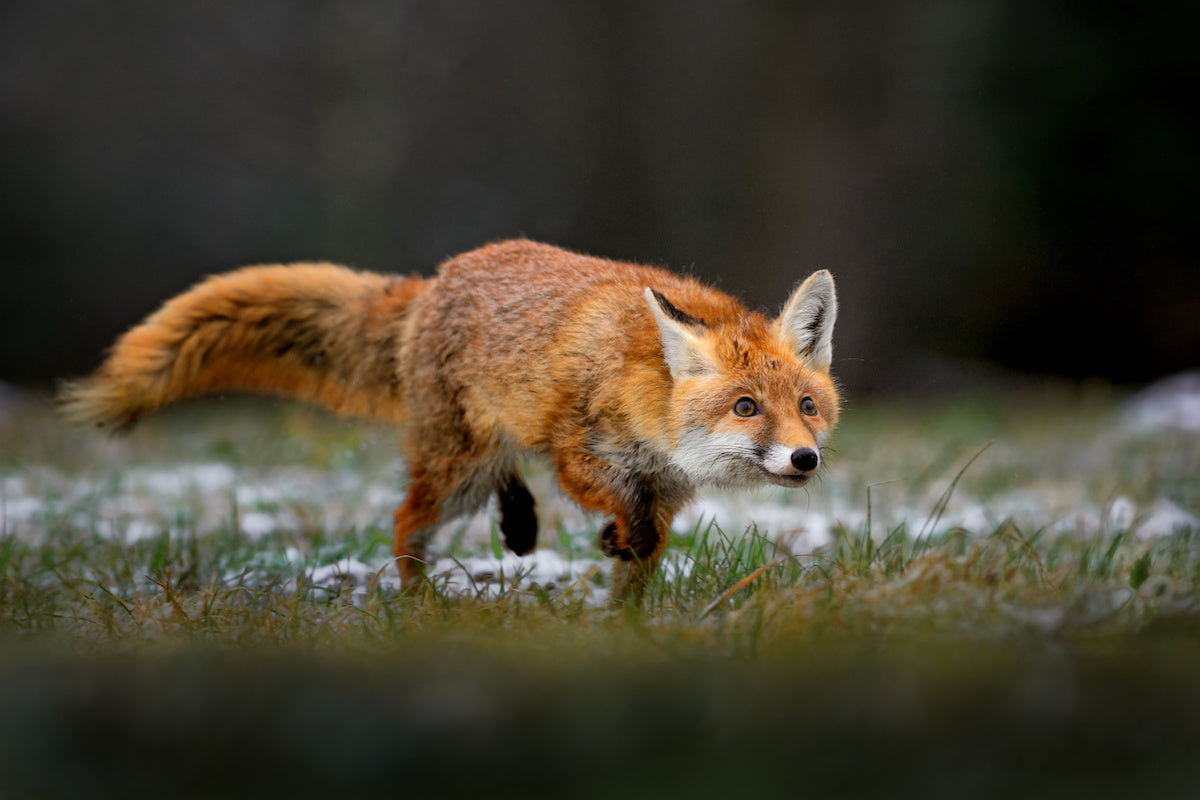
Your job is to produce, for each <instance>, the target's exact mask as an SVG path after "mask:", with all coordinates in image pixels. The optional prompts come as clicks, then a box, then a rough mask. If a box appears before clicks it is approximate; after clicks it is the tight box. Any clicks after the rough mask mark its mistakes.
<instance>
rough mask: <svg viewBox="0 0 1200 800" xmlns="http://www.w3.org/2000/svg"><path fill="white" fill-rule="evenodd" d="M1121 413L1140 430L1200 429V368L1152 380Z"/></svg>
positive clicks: (1129, 423) (1128, 424) (1142, 431)
mask: <svg viewBox="0 0 1200 800" xmlns="http://www.w3.org/2000/svg"><path fill="white" fill-rule="evenodd" d="M1121 417H1122V419H1124V420H1125V424H1126V427H1128V428H1129V429H1130V430H1133V431H1136V432H1138V433H1158V432H1160V431H1172V430H1176V431H1193V432H1200V370H1193V371H1190V372H1181V373H1179V374H1178V375H1172V376H1171V377H1169V378H1163V379H1162V380H1160V381H1156V382H1155V383H1152V384H1150V385H1149V386H1147V387H1146V388H1145V389H1143V390H1142V391H1140V392H1138V393H1137V394H1135V395H1134V396H1133V397H1131V398H1130V399H1129V401H1128V402H1126V403H1125V406H1124V408H1123V410H1122V414H1121Z"/></svg>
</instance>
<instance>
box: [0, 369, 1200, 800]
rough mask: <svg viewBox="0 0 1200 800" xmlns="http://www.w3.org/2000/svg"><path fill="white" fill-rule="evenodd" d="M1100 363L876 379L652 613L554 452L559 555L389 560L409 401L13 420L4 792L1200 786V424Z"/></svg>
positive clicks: (4, 516) (669, 574)
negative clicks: (1051, 386)
mask: <svg viewBox="0 0 1200 800" xmlns="http://www.w3.org/2000/svg"><path fill="white" fill-rule="evenodd" d="M1119 401H1120V398H1118V397H1116V396H1114V395H1113V394H1112V393H1111V392H1109V391H1107V390H1104V389H1092V390H1088V391H1076V390H1069V391H1068V390H1056V391H1046V392H1040V393H1030V392H1029V391H1028V390H1026V391H1024V392H1023V393H1009V394H1006V395H1005V396H1002V397H996V396H993V397H990V398H986V399H985V398H972V399H960V400H957V401H955V402H941V403H938V404H932V405H931V404H929V403H927V402H919V401H912V400H906V401H897V402H893V403H888V404H882V403H881V404H878V405H873V406H866V407H856V406H854V405H853V404H852V405H851V406H850V407H849V408H847V410H846V413H845V416H844V420H845V422H844V425H843V427H842V429H841V430H839V432H838V433H837V435H836V436H835V438H834V440H833V441H832V442H831V445H832V450H833V452H832V453H831V454H830V455H829V458H828V462H829V468H828V469H827V471H826V472H825V474H824V476H823V479H822V481H821V482H819V483H818V484H817V485H815V486H814V487H812V488H811V489H809V490H807V491H802V492H792V493H788V492H785V491H783V490H768V491H763V492H755V493H711V494H708V495H706V496H705V498H704V499H703V500H701V501H700V502H698V503H697V504H696V506H695V507H694V508H693V509H692V510H690V511H689V512H687V513H685V514H684V515H681V517H680V520H679V521H678V522H677V524H676V530H675V534H676V535H675V538H674V541H673V542H672V547H671V557H670V559H669V561H668V562H667V564H666V566H665V569H664V570H663V571H662V573H661V574H660V577H659V579H657V580H656V582H655V583H654V584H653V586H652V587H651V590H650V592H649V595H648V598H647V602H646V608H645V610H644V611H642V612H637V611H632V610H622V611H616V612H614V611H609V610H607V609H606V608H605V604H604V600H605V590H606V581H607V569H606V567H605V565H604V563H603V560H602V558H601V557H600V555H599V553H598V551H597V550H596V548H595V544H594V542H595V538H596V535H597V532H598V531H599V529H600V527H602V525H603V521H602V520H599V519H596V518H592V517H589V516H587V515H584V514H582V513H580V512H579V511H578V510H577V509H574V508H573V507H572V506H571V505H570V504H569V503H567V502H566V501H565V500H564V499H563V498H562V497H561V496H560V495H559V494H558V493H557V491H556V490H555V488H554V486H553V480H552V477H551V476H550V475H549V474H548V473H547V471H546V470H545V468H544V466H542V465H539V464H536V463H534V464H531V465H529V478H530V482H531V486H532V487H533V490H534V493H535V495H537V496H538V499H539V512H540V515H541V519H542V534H541V536H542V540H541V545H542V550H541V551H540V552H541V555H540V556H538V555H535V556H534V557H529V558H526V559H516V558H513V557H511V556H509V557H507V558H506V557H503V554H502V553H501V552H500V549H499V545H498V542H497V539H496V535H495V532H494V529H493V526H492V524H491V518H490V517H489V516H488V515H486V514H485V515H482V516H480V517H478V518H476V519H474V520H469V521H466V522H463V523H459V524H454V525H449V526H447V527H446V529H445V530H443V531H442V533H441V535H440V536H439V538H438V539H437V541H436V543H435V547H436V548H437V549H438V550H439V552H440V555H441V556H442V557H441V558H440V559H439V561H438V564H437V565H435V567H434V568H433V577H432V580H431V583H430V589H429V591H427V592H426V593H425V594H424V595H423V596H420V597H416V598H412V597H407V596H404V595H401V594H399V593H398V592H397V590H396V581H395V576H394V575H393V571H394V570H393V567H392V566H391V565H390V563H389V561H388V556H389V549H390V542H389V539H390V533H389V523H390V509H391V508H393V507H394V506H395V505H396V503H398V502H399V499H400V498H401V497H402V489H403V464H402V463H401V462H400V461H399V460H398V459H397V456H396V451H395V449H394V447H393V446H392V445H393V442H392V438H393V437H392V434H391V433H390V432H389V431H387V430H382V429H378V428H372V427H370V426H362V425H358V424H354V423H348V422H342V421H338V420H332V419H329V418H327V417H324V416H321V415H319V414H316V413H312V412H308V411H306V410H303V409H299V408H296V407H292V406H287V405H277V404H260V403H254V402H249V401H236V400H228V401H219V402H215V403H210V404H203V405H199V404H198V405H194V406H190V407H185V408H182V409H179V410H178V411H174V412H171V413H168V414H164V415H162V416H161V417H159V418H157V419H154V420H151V421H149V422H147V423H146V424H145V425H144V426H143V427H142V428H140V429H138V430H136V431H135V432H134V433H133V434H131V435H130V436H127V437H124V438H119V439H110V438H106V437H104V436H101V435H99V434H96V433H93V432H91V431H80V430H72V429H69V428H66V427H64V426H63V425H61V424H60V423H59V422H58V421H56V420H55V418H54V417H53V415H52V414H51V413H50V410H49V409H48V407H47V406H46V405H44V404H39V403H32V404H27V405H22V406H15V407H12V408H9V409H7V410H6V411H5V412H4V416H3V417H0V487H2V491H0V719H3V720H4V721H5V723H4V725H2V726H0V794H2V795H4V796H37V797H41V796H71V797H74V796H80V795H82V794H84V793H87V794H88V795H89V796H100V797H104V796H114V797H118V796H131V794H140V793H150V792H155V793H160V794H161V793H166V794H167V795H168V796H215V795H219V796H243V795H245V796H262V795H263V794H283V793H285V792H286V793H288V794H292V795H297V794H298V795H301V796H308V795H315V794H326V793H328V792H330V791H336V792H338V793H339V794H341V795H343V796H368V795H373V794H377V793H388V794H394V793H400V792H402V791H404V790H411V791H418V790H420V791H430V792H432V791H435V790H436V791H438V792H439V793H441V794H446V793H450V794H454V793H458V792H466V791H472V792H478V793H483V794H487V795H504V796H507V795H515V794H520V795H523V796H524V795H535V796H536V795H544V794H550V793H554V794H556V795H564V794H565V795H567V796H581V797H592V796H596V797H599V796H605V795H612V794H617V793H620V794H622V795H628V796H662V795H663V794H669V795H672V796H674V795H688V794H692V795H696V796H718V795H720V796H727V795H735V796H745V795H748V794H751V793H755V794H759V793H770V794H787V795H800V794H803V795H811V796H851V795H862V796H874V795H877V794H879V793H881V792H883V791H887V792H888V793H889V794H892V795H896V794H899V795H917V794H920V795H922V796H925V797H929V796H944V797H962V796H1007V795H1014V794H1017V793H1020V795H1021V796H1047V797H1061V796H1086V797H1117V796H1130V795H1131V794H1134V795H1136V796H1148V795H1150V793H1151V792H1156V793H1157V794H1158V795H1165V796H1192V795H1193V794H1194V787H1195V786H1197V785H1200V784H1197V783H1196V781H1197V779H1198V778H1200V766H1198V765H1200V526H1198V524H1197V519H1198V517H1200V479H1198V477H1197V476H1200V436H1198V435H1197V434H1194V433H1191V434H1188V433H1182V432H1179V431H1154V430H1137V429H1135V428H1133V427H1130V426H1128V425H1127V424H1125V420H1126V417H1127V415H1126V414H1124V413H1123V411H1122V408H1121V406H1120V402H1119Z"/></svg>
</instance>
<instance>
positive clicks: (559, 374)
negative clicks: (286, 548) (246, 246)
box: [61, 240, 839, 604]
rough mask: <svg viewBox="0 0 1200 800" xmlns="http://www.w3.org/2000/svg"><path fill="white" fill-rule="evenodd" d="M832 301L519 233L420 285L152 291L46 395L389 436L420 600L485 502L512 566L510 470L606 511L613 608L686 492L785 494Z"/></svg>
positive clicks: (813, 400) (347, 276) (330, 283)
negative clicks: (450, 537) (260, 402)
mask: <svg viewBox="0 0 1200 800" xmlns="http://www.w3.org/2000/svg"><path fill="white" fill-rule="evenodd" d="M836 316H837V297H836V294H835V291H834V284H833V278H832V277H831V276H830V274H829V273H828V272H827V271H824V270H822V271H820V272H816V273H814V274H812V275H811V276H809V278H808V279H807V280H805V281H804V283H803V284H801V285H800V286H799V288H797V289H796V290H795V292H794V293H793V294H792V296H791V298H790V299H789V300H788V301H787V303H786V305H785V306H784V308H783V311H782V313H780V315H779V316H778V317H777V318H776V319H774V320H768V319H767V318H766V317H764V316H762V315H761V314H758V313H755V312H752V311H749V310H747V309H746V308H745V307H743V306H742V305H741V304H740V303H738V302H737V301H736V300H734V299H733V298H732V297H729V296H728V295H725V294H723V293H721V292H719V291H716V290H715V289H712V288H709V287H707V286H704V285H702V284H701V283H700V282H699V281H697V280H695V279H693V278H690V277H683V276H679V275H675V274H672V273H670V272H667V271H664V270H661V269H656V268H652V267H645V266H637V265H633V264H622V263H617V262H613V261H607V260H604V259H600V258H592V257H588V256H583V255H579V254H576V253H572V252H568V251H566V250H562V249H559V248H556V247H551V246H549V245H544V244H537V243H535V242H529V241H522V240H518V241H508V242H500V243H497V244H491V245H488V246H486V247H482V248H480V249H478V250H474V251H472V252H469V253H466V254H464V255H460V256H458V257H456V258H453V259H451V260H449V261H447V262H446V263H444V264H442V265H441V267H440V268H439V269H438V272H437V275H436V276H435V277H432V278H429V279H421V278H420V277H393V276H384V275H377V274H372V273H363V272H354V271H351V270H349V269H346V268H344V267H339V266H334V265H331V264H295V265H290V266H282V265H273V266H256V267H245V268H242V269H239V270H236V271H234V272H230V273H227V274H224V275H218V276H215V277H210V278H208V279H207V280H205V281H203V282H201V283H200V284H198V285H197V286H195V287H193V288H192V289H191V290H189V291H187V292H185V293H183V294H181V295H179V296H177V297H175V298H174V299H172V300H169V301H168V302H167V303H166V304H165V305H164V306H163V307H162V308H161V309H159V310H158V311H157V312H155V313H154V314H152V315H151V316H150V317H149V318H147V319H146V320H145V321H144V322H142V323H141V324H140V325H138V326H136V327H134V328H133V329H131V330H130V331H128V332H127V333H125V334H124V335H123V336H122V337H121V338H120V339H118V340H117V342H116V344H115V345H114V346H113V348H112V350H111V352H110V353H109V355H108V357H107V359H106V360H105V361H104V363H103V364H102V365H101V366H100V368H99V369H98V370H97V371H96V372H95V373H94V374H93V375H92V376H91V377H89V378H86V379H84V380H81V381H77V382H74V383H68V384H67V385H66V386H64V388H63V390H62V394H61V402H62V406H63V410H64V412H65V413H66V415H67V416H68V417H69V418H70V419H73V420H76V421H81V422H82V421H86V422H92V423H95V424H96V425H101V426H104V425H108V426H114V427H116V428H125V427H128V426H130V425H133V424H134V423H135V422H136V421H137V420H138V419H140V418H141V417H142V416H143V415H145V414H148V413H150V412H152V411H155V410H157V409H159V408H162V407H163V406H165V405H167V404H168V403H171V402H173V401H175V400H178V399H180V398H184V397H191V396H195V395H200V394H204V393H207V392H218V391H226V390H241V391H248V392H261V393H270V394H276V395H283V396H286V397H293V398H298V399H301V400H306V401H310V402H313V403H316V404H318V405H321V406H324V407H326V408H328V409H330V410H332V411H334V412H338V413H342V414H348V415H354V416H360V417H366V418H370V419H376V420H386V421H389V422H395V423H399V424H401V425H402V431H403V440H402V441H403V446H404V449H405V451H406V452H405V455H406V456H407V459H408V465H409V472H410V476H411V483H410V485H409V487H408V494H407V497H406V499H405V501H404V504H403V505H402V506H401V507H400V508H399V509H398V510H397V511H396V514H395V547H394V552H395V555H396V558H397V564H398V567H399V570H400V576H401V579H402V582H403V586H404V587H405V589H406V590H409V591H413V590H416V589H418V588H419V587H420V586H421V584H422V581H423V580H424V570H423V567H424V566H425V564H426V551H427V546H428V543H429V540H430V537H431V535H432V533H433V532H434V530H435V529H436V527H437V525H438V524H439V523H440V522H442V521H445V520H449V519H452V518H454V517H457V516H459V515H463V514H468V513H472V512H474V511H476V510H477V509H479V508H480V507H481V506H483V505H484V504H485V503H486V502H487V500H488V498H489V497H490V495H491V494H492V493H496V494H497V496H498V498H499V505H500V516H501V520H500V530H501V533H502V534H503V536H504V541H505V544H506V545H507V547H508V548H509V549H511V550H512V551H513V552H514V553H517V554H519V555H520V554H524V553H527V552H529V551H530V550H532V549H533V547H534V545H535V544H536V540H537V516H536V513H535V508H534V500H533V497H532V495H531V494H530V493H529V490H528V489H527V488H526V486H525V483H524V482H523V481H522V479H521V476H520V474H519V472H518V471H517V461H518V457H519V456H520V455H521V454H523V453H527V452H531V451H532V452H538V453H542V454H544V455H546V456H548V457H549V459H550V461H551V462H552V464H553V467H554V469H555V470H556V473H557V477H558V480H559V483H560V484H561V485H562V488H563V490H564V491H565V492H566V493H567V495H569V496H570V497H571V498H573V499H574V500H575V501H576V502H578V503H579V504H580V505H581V506H583V507H584V508H585V509H589V510H592V511H597V512H600V513H601V514H603V515H606V516H608V517H610V518H611V521H609V522H608V524H607V525H606V527H605V528H604V529H603V531H602V532H601V534H600V548H601V550H602V551H603V552H604V553H605V554H607V555H609V556H612V557H614V559H615V564H614V570H613V579H612V589H611V597H612V600H613V602H614V603H622V602H629V603H633V604H638V603H640V602H641V598H642V594H643V592H644V590H645V587H646V584H647V581H648V580H649V578H650V577H651V576H652V575H653V574H654V571H655V569H656V567H657V565H658V563H659V560H660V558H661V556H662V553H663V549H664V548H665V547H666V545H667V537H668V532H669V530H670V525H671V520H672V518H673V517H674V515H675V513H676V512H677V511H678V510H679V509H680V508H681V507H682V506H683V505H684V504H686V503H687V502H688V501H689V499H690V498H691V497H692V496H693V494H694V493H695V492H696V490H697V488H698V487H701V486H704V485H718V486H744V485H748V484H754V483H760V482H768V483H774V484H779V485H781V486H789V487H796V486H803V485H804V484H805V483H806V482H807V481H808V480H809V479H810V478H811V477H812V476H813V475H814V474H815V473H816V472H817V470H818V468H819V467H820V466H821V449H822V446H823V445H824V444H825V440H826V437H827V436H828V434H829V432H830V431H831V430H832V429H833V427H834V425H835V424H836V423H837V419H838V409H839V394H838V389H837V386H836V385H835V384H834V382H833V380H832V379H831V377H830V374H829V367H830V360H831V358H832V338H833V325H834V320H835V318H836Z"/></svg>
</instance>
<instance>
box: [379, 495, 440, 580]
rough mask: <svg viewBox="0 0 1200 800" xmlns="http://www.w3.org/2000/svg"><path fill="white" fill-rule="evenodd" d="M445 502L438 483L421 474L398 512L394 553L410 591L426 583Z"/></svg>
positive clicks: (393, 546)
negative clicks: (430, 548)
mask: <svg viewBox="0 0 1200 800" xmlns="http://www.w3.org/2000/svg"><path fill="white" fill-rule="evenodd" d="M443 499H444V498H443V497H442V496H441V492H439V491H438V489H437V484H436V483H435V482H433V481H430V480H429V479H428V478H427V477H426V476H425V475H424V473H417V474H414V476H413V482H412V484H411V485H410V486H409V487H408V496H407V497H405V498H404V505H402V506H400V508H398V509H396V533H395V540H394V542H393V545H392V553H393V554H394V555H395V556H396V566H397V568H398V569H399V570H400V583H401V585H402V586H403V587H404V591H406V592H409V593H413V592H416V591H417V590H418V589H419V588H420V587H421V585H422V583H423V582H424V580H425V564H426V562H425V557H426V551H427V549H428V546H429V540H430V539H431V538H433V533H434V531H436V530H437V523H438V519H439V517H440V515H441V505H442V500H443Z"/></svg>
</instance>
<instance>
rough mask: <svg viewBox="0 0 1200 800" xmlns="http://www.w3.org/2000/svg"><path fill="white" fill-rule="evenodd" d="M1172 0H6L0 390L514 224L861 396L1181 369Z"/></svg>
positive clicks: (1178, 52)
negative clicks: (275, 287)
mask: <svg viewBox="0 0 1200 800" xmlns="http://www.w3.org/2000/svg"><path fill="white" fill-rule="evenodd" d="M1197 9H1198V6H1197V4H1196V3H1195V2H1160V3H1150V4H1141V5H1137V6H1134V5H1130V4H1128V3H1113V2H1093V3H1047V2H1034V1H1032V0H898V2H893V3H886V4H884V3H864V2H842V3H788V2H770V1H769V0H763V1H762V2H751V1H750V0H718V1H716V2H694V3H685V2H625V1H623V0H622V1H618V2H603V3H599V2H597V3H569V2H555V1H554V0H520V2H507V3H488V2H457V1H456V2H436V3H434V2H380V1H376V2H346V3H318V2H296V1H295V0H268V1H267V2H254V3H219V4H213V3H207V2H199V1H198V0H171V2H149V1H146V2H135V1H132V0H121V1H120V2H110V3H87V2H78V1H77V0H67V1H65V2H54V3H46V2H35V1H33V0H9V1H8V2H6V3H5V4H4V6H3V10H0V187H2V192H3V196H2V205H0V237H2V240H0V247H2V250H0V254H2V255H0V270H2V271H3V272H2V275H3V281H2V282H0V293H2V294H0V379H2V380H4V381H7V382H15V383H23V384H31V385H35V386H38V385H40V386H47V385H49V384H50V383H51V382H52V381H53V380H54V379H55V378H58V377H62V376H65V375H71V374H78V373H81V372H83V371H86V370H88V369H90V368H92V367H94V366H95V365H96V364H97V363H98V360H99V358H100V355H101V353H102V351H103V349H104V348H105V347H106V346H107V344H108V343H109V342H110V341H111V340H112V338H113V337H114V336H116V335H117V334H118V333H119V332H120V331H121V330H123V329H124V328H126V327H128V326H129V325H131V324H132V323H134V322H136V321H137V320H138V319H139V318H140V317H142V316H143V315H145V314H146V313H148V312H149V311H151V310H152V309H153V308H154V307H156V306H157V305H158V303H160V302H161V301H162V300H164V299H165V298H166V297H168V296H169V295H171V294H172V293H174V292H177V291H179V290H181V289H183V288H185V287H186V286H188V285H189V284H191V283H192V282H194V281H195V280H197V279H198V278H199V277H201V276H203V275H205V274H208V273H212V272H216V271H221V270H224V269H227V268H231V267H234V266H239V265H243V264H249V263H257V262H266V261H290V260H302V259H303V260H313V259H328V260H335V261H340V262H344V263H348V264H351V265H353V266H356V267H360V268H364V269H373V270H380V271H399V272H405V273H407V272H413V271H419V272H423V273H426V274H428V273H430V272H431V271H432V270H433V269H434V267H435V266H436V265H437V263H438V262H439V261H441V260H443V259H445V258H446V257H448V256H451V255H453V254H456V253H458V252H461V251H463V250H467V249H470V248H473V247H476V246H478V245H480V244H483V243H485V242H488V241H491V240H495V239H499V238H505V237H511V236H516V235H525V236H529V237H533V238H537V239H541V240H545V241H549V242H553V243H556V244H560V245H563V246H567V247H570V248H572V249H577V250H582V251H586V252H590V253H594V254H597V255H604V256H610V257H615V258H622V259H630V260H639V261H645V262H652V263H657V264H663V265H668V266H672V267H675V268H678V269H685V270H691V271H693V272H695V273H696V274H698V275H700V276H702V277H704V278H705V279H708V280H710V281H713V282H716V283H717V284H718V285H720V286H721V287H722V288H724V289H726V290H729V291H731V292H733V293H735V294H738V295H740V296H742V297H743V298H745V299H746V300H747V301H748V302H749V303H751V304H752V305H754V306H758V307H762V308H764V309H766V310H770V311H771V312H772V313H773V312H774V311H775V310H777V309H778V307H779V305H780V304H782V302H783V300H784V299H785V297H786V294H787V292H788V291H789V290H790V288H791V287H792V285H793V284H794V283H795V282H796V281H798V280H799V279H800V278H802V277H803V276H804V275H806V274H807V273H808V272H809V271H811V270H812V269H815V268H819V267H826V268H829V269H830V270H832V271H833V272H834V273H835V276H836V277H837V280H838V285H839V289H840V293H841V299H842V316H841V318H840V320H839V330H838V335H837V337H836V343H835V367H836V370H837V372H838V374H839V375H840V376H841V378H842V380H843V382H844V383H845V384H846V385H847V387H848V388H849V389H850V390H851V392H852V393H857V394H858V395H859V396H864V395H870V394H872V393H876V392H892V391H919V390H923V389H930V388H934V389H936V388H947V387H949V388H954V387H956V386H958V385H960V384H961V383H962V382H963V381H969V380H971V378H972V376H975V377H978V376H990V375H995V374H1010V373H1020V374H1029V375H1035V376H1037V375H1057V376H1064V377H1066V378H1069V379H1092V378H1101V379H1105V380H1111V381H1116V382H1121V383H1133V384H1136V383H1139V382H1144V381H1147V380H1150V379H1152V378H1154V377H1157V376H1159V375H1162V374H1165V373H1168V372H1172V371H1175V370H1179V369H1182V368H1186V367H1189V366H1195V365H1196V364H1197V363H1200V224H1198V223H1200V220H1198V212H1200V127H1198V125H1197V122H1196V118H1197V116H1198V114H1197V110H1198V109H1200V56H1198V55H1197V53H1198V52H1200V48H1197V43H1196V37H1197V31H1198V30H1200V26H1198V23H1200V12H1198V10H1197Z"/></svg>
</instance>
